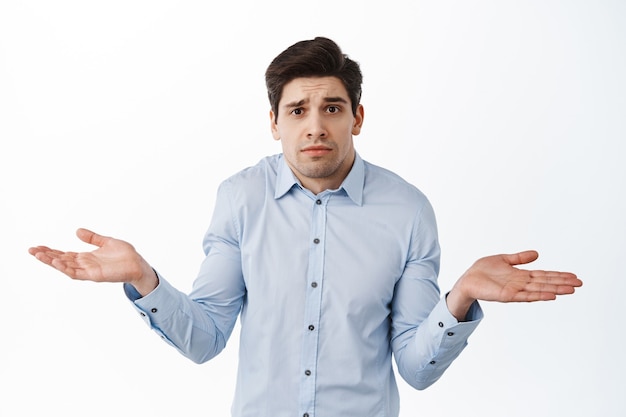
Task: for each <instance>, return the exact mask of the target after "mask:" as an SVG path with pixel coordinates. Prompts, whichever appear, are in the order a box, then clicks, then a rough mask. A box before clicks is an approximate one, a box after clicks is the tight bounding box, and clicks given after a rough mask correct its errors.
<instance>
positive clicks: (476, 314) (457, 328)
mask: <svg viewBox="0 0 626 417" xmlns="http://www.w3.org/2000/svg"><path fill="white" fill-rule="evenodd" d="M483 317H484V314H483V310H482V308H481V307H480V304H479V303H478V301H474V302H473V303H472V305H471V306H470V308H469V310H468V312H467V315H466V321H463V322H459V321H458V320H457V319H456V318H455V317H454V316H453V315H452V313H450V310H448V304H447V303H446V297H445V296H444V297H442V299H441V300H440V301H439V303H438V304H437V305H436V306H435V308H434V309H433V310H432V312H431V313H430V319H429V321H428V322H429V326H430V333H431V334H433V335H439V336H440V337H442V336H443V335H444V334H446V335H448V336H451V335H452V334H453V335H455V336H456V338H457V339H467V338H468V337H469V336H470V335H471V334H472V333H473V332H474V330H475V329H476V327H478V324H479V323H480V322H481V320H482V319H483Z"/></svg>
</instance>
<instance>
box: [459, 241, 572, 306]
mask: <svg viewBox="0 0 626 417" xmlns="http://www.w3.org/2000/svg"><path fill="white" fill-rule="evenodd" d="M538 257H539V254H538V253H537V252H535V251H525V252H519V253H515V254H510V255H494V256H488V257H485V258H481V259H479V260H478V261H476V262H475V263H474V265H472V266H471V267H470V268H469V269H468V270H467V271H466V272H465V274H463V276H462V277H461V278H460V279H459V280H458V281H457V283H456V284H455V285H454V288H453V289H452V291H450V293H449V294H448V299H447V302H448V308H449V309H450V312H452V314H454V315H455V316H456V317H457V318H459V317H464V316H465V313H466V312H467V309H468V308H469V306H470V305H471V303H472V302H473V301H474V300H485V301H498V302H503V303H508V302H531V301H547V300H554V299H556V297H557V296H558V295H565V294H572V293H574V290H575V288H576V287H580V286H581V285H582V281H581V280H579V279H578V278H577V277H576V275H575V274H572V273H570V272H560V271H543V270H525V269H520V268H515V265H522V264H527V263H530V262H532V261H534V260H536V259H537V258H538Z"/></svg>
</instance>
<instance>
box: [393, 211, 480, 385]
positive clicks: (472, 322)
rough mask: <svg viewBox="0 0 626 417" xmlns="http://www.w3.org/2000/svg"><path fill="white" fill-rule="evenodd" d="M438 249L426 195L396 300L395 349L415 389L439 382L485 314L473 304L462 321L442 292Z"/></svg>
mask: <svg viewBox="0 0 626 417" xmlns="http://www.w3.org/2000/svg"><path fill="white" fill-rule="evenodd" d="M439 259H440V249H439V243H438V237H437V226H436V220H435V215H434V212H433V210H432V207H431V205H430V203H428V201H426V203H425V205H424V206H423V208H422V210H421V211H420V212H419V214H418V216H417V218H416V221H415V224H414V225H413V229H412V241H411V247H410V249H409V255H408V261H407V264H406V266H405V269H404V272H403V274H402V277H401V278H400V279H399V280H398V282H397V283H396V288H395V292H394V299H393V302H392V313H391V314H392V341H391V344H392V349H393V352H394V358H395V360H396V364H397V365H398V371H399V373H400V375H401V376H402V378H403V379H404V380H405V381H406V382H407V383H408V384H409V385H411V386H412V387H414V388H416V389H425V388H427V387H428V386H430V385H432V384H433V383H434V382H436V381H437V380H438V379H439V378H440V377H441V375H442V374H443V373H444V372H445V370H446V369H448V367H449V366H450V364H451V363H452V362H453V361H454V360H455V359H456V358H457V357H458V356H459V354H460V353H461V352H462V351H463V349H464V348H465V347H466V346H467V340H468V338H469V336H470V335H471V334H472V332H473V331H474V330H475V329H476V327H477V326H478V324H479V322H480V321H481V319H482V317H483V312H482V309H481V308H480V305H479V304H478V303H477V302H475V303H474V304H472V306H471V307H470V310H469V311H468V314H467V316H466V321H465V322H462V323H459V322H458V321H457V320H456V318H455V317H454V316H453V315H452V314H451V313H450V311H449V310H448V307H447V304H446V299H445V296H444V297H440V291H439V286H438V284H437V275H438V273H439Z"/></svg>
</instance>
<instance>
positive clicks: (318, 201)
mask: <svg viewBox="0 0 626 417" xmlns="http://www.w3.org/2000/svg"><path fill="white" fill-rule="evenodd" d="M315 204H317V205H318V206H319V205H320V204H322V200H320V199H319V198H318V199H317V200H316V201H315Z"/></svg>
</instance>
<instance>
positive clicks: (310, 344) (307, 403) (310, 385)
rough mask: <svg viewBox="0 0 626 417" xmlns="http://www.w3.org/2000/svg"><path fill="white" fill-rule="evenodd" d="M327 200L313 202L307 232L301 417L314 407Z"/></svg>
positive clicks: (321, 199) (320, 199) (317, 199)
mask: <svg viewBox="0 0 626 417" xmlns="http://www.w3.org/2000/svg"><path fill="white" fill-rule="evenodd" d="M327 201H328V197H326V198H324V197H319V198H316V199H314V200H313V206H312V212H311V213H312V218H311V229H310V240H309V242H311V243H310V246H309V263H308V270H307V277H306V282H307V285H306V298H305V309H304V320H305V322H304V326H303V327H304V333H303V337H302V361H301V372H302V374H301V375H302V377H301V378H302V379H301V387H300V407H301V411H302V413H303V414H302V415H304V413H311V410H313V409H314V407H315V384H316V372H317V354H318V350H317V349H318V345H319V342H318V338H319V331H317V330H318V329H319V322H320V315H321V305H322V283H323V278H324V277H323V274H324V238H325V231H326V208H327V205H326V203H327Z"/></svg>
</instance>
